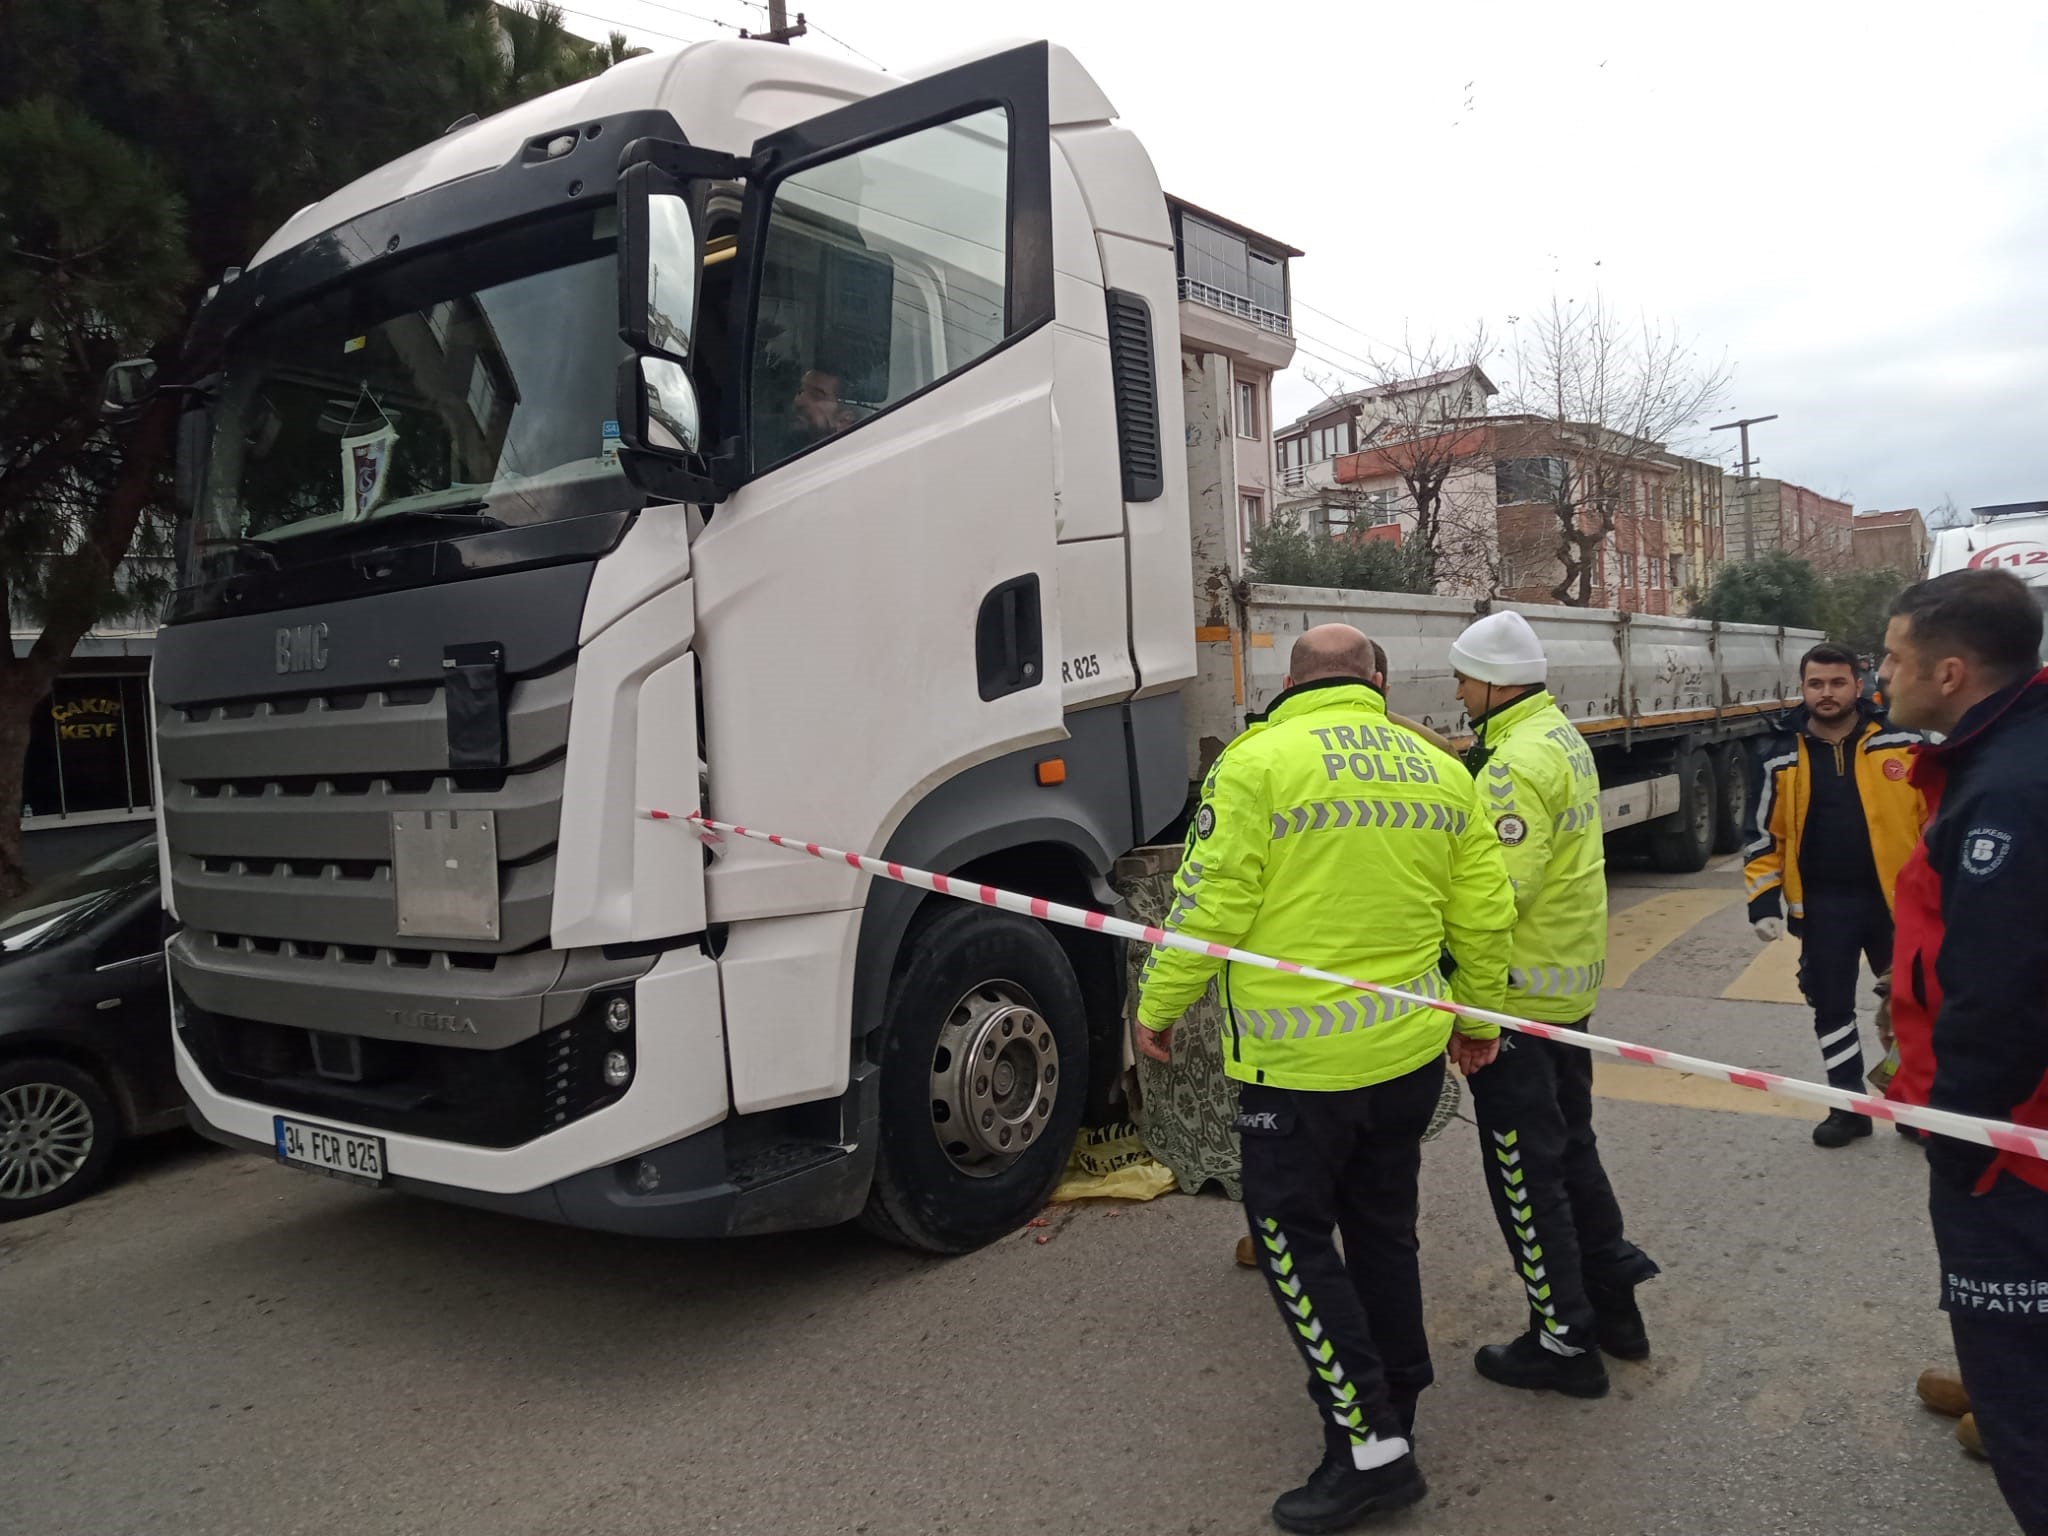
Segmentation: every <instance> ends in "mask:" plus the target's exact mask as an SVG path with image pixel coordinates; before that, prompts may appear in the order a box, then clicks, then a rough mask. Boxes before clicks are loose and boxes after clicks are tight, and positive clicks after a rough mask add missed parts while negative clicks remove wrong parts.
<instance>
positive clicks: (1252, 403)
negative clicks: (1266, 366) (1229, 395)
mask: <svg viewBox="0 0 2048 1536" xmlns="http://www.w3.org/2000/svg"><path fill="white" fill-rule="evenodd" d="M1237 435H1238V436H1239V437H1257V436H1258V435H1259V387H1258V385H1256V384H1254V383H1253V382H1252V381H1251V380H1250V379H1239V380H1238V381H1237Z"/></svg>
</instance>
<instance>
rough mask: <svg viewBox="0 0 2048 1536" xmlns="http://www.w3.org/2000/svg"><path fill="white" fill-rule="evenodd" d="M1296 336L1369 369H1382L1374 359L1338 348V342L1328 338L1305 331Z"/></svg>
mask: <svg viewBox="0 0 2048 1536" xmlns="http://www.w3.org/2000/svg"><path fill="white" fill-rule="evenodd" d="M1294 334H1295V335H1296V336H1297V337H1303V336H1305V337H1307V338H1308V339H1309V340H1310V341H1312V342H1314V343H1316V345H1317V346H1322V347H1328V348H1329V349H1330V350H1331V351H1332V352H1335V353H1336V354H1337V355H1338V356H1339V357H1348V358H1350V359H1351V361H1353V362H1354V363H1363V364H1364V365H1365V366H1366V367H1368V368H1380V367H1382V365H1381V364H1380V363H1377V362H1375V361H1374V360H1373V359H1371V358H1369V357H1360V356H1359V355H1358V354H1357V353H1356V352H1352V351H1350V350H1348V349H1346V348H1344V347H1340V346H1338V345H1337V343H1336V342H1334V341H1332V340H1330V338H1329V337H1327V336H1317V335H1315V334H1314V333H1313V332H1310V331H1303V330H1297V331H1296V332H1295V333H1294ZM1361 377H1363V375H1361Z"/></svg>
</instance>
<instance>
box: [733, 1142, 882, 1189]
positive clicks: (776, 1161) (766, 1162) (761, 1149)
mask: <svg viewBox="0 0 2048 1536" xmlns="http://www.w3.org/2000/svg"><path fill="white" fill-rule="evenodd" d="M851 1154H852V1148H850V1147H845V1146H842V1145H840V1144H839V1143H838V1142H836V1141H773V1142H766V1143H763V1144H760V1145H757V1146H749V1147H738V1148H735V1149H733V1150H732V1151H731V1152H730V1153H728V1155H727V1157H728V1160H727V1163H726V1173H725V1176H726V1178H727V1180H728V1181H729V1182H730V1183H731V1184H733V1186H734V1187H735V1188H738V1189H748V1188H751V1187H752V1186H754V1185H757V1184H770V1183H773V1182H774V1181H775V1180H777V1179H786V1178H789V1177H790V1176H791V1175H793V1174H798V1173H806V1172H808V1171H809V1170H811V1169H813V1168H822V1167H824V1166H825V1165H826V1164H828V1163H836V1162H841V1161H843V1160H844V1159H845V1158H847V1157H848V1156H850V1155H851Z"/></svg>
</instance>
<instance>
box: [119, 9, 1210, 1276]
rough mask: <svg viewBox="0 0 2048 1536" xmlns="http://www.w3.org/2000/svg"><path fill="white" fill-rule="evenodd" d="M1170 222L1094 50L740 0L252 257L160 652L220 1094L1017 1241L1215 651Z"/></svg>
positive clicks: (381, 181)
mask: <svg viewBox="0 0 2048 1536" xmlns="http://www.w3.org/2000/svg"><path fill="white" fill-rule="evenodd" d="M1175 302H1176V293H1175V270H1174V255H1173V245H1172V235H1171V231H1170V229H1169V227H1168V222H1167V214H1166V207H1165V203H1164V200H1163V198H1162V195H1161V192H1160V188H1159V185H1158V181H1157V178H1156V176H1155V174H1154V172H1153V169H1152V166H1151V163H1150V161H1149V159H1148V158H1147V156H1146V155H1145V152H1144V150H1143V149H1142V147H1141V146H1140V145H1139V143H1138V141H1137V140H1136V139H1135V138H1134V137H1133V136H1132V135H1131V134H1129V133H1128V132H1126V131H1125V130H1123V129H1121V128H1119V127H1118V126H1116V123H1115V114H1114V111H1113V109H1112V108H1111V106H1110V103H1109V102H1108V101H1107V100H1106V99H1105V98H1104V96H1103V95H1102V93H1101V91H1100V89H1099V88H1098V87H1097V86H1096V85H1095V83H1094V82H1093V81H1092V80H1091V79H1090V78H1089V77H1088V75H1087V74H1086V72H1085V71H1084V70H1082V69H1081V67H1080V66H1079V65H1078V64H1077V63H1076V62H1075V61H1074V60H1073V58H1072V57H1071V56H1070V55H1069V54H1067V53H1066V52H1065V51H1064V50H1062V49H1059V48H1057V47H1053V46H1050V45H1047V44H1043V43H1038V44H1030V45H1027V46H1024V47H1019V48H1013V49H1008V50H1005V51H1002V52H998V53H993V54H989V55H986V56H983V57H978V58H974V59H969V60H965V61H962V62H959V63H957V64H955V65H953V66H951V67H949V68H943V69H938V70H934V71H931V72H929V73H926V74H924V75H922V76H919V77H914V78H899V77H893V76H888V75H883V74H880V73H878V72H875V71H871V70H866V69H862V68H859V67H856V66H853V65H848V64H841V63H838V62H836V61H833V60H829V59H822V58H818V57H815V56H812V55H807V54H804V53H801V52H798V51H795V50H791V49H787V48H777V47H772V46H767V45H763V44H758V43H747V42H717V43H707V44H701V45H697V46H694V47H691V48H688V49H686V50H684V51H683V52H681V53H677V54H669V55H657V56H649V57H643V58H638V59H634V60H631V61H628V62H626V63H624V64H621V65H618V66H615V67H614V68H612V69H610V70H608V71H606V72H605V73H604V74H603V75H601V76H599V77H597V78H596V79H594V80H591V81H589V82H586V83H584V84H581V85H578V86H573V87H570V88H568V89H566V90H562V91H557V92H555V93H553V94H551V95H548V96H545V97H542V98H539V99H537V100H535V101H532V102H528V103H526V104H525V105H523V106H520V107H518V108H515V109H513V110H511V111H509V112H506V113H504V114H501V115H499V116H497V117H494V118H491V119H489V120H486V121H483V122H480V123H474V124H471V125H469V126H464V127H458V128H455V129H453V130H451V131H450V132H449V133H448V134H447V135H445V136H444V137H443V138H442V139H440V140H438V141H436V142H435V143H433V144H431V145H428V146H426V147H424V148H422V149H420V150H419V151H417V152H415V153H414V154H412V155H409V156H407V157H405V158H403V159H401V160H398V161H396V162H393V163H392V164H391V165H388V166H385V167H383V168H382V169H380V170H377V171H375V172H372V173H371V174H370V175H368V176H366V177H364V178H363V179H362V180H360V181H358V182H356V183H353V184H352V185H350V186H348V187H344V188H342V189H341V190H339V191H337V192H336V193H334V194H333V195H332V196H330V197H328V198H326V199H325V200H323V201H322V202H320V203H317V204H315V205H313V206H312V207H310V208H308V209H306V210H304V211H302V212H301V213H300V214H298V215H297V216H296V217H294V218H293V219H292V220H291V221H289V222H288V223H287V224H286V225H285V226H284V227H283V228H282V229H280V230H279V231H278V232H277V233H276V234H275V235H274V236H272V237H271V239H270V240H269V241H268V242H266V243H265V245H264V246H263V247H262V249H261V250H259V251H258V252H257V254H256V256H255V257H254V258H253V260H252V261H251V263H250V264H249V266H248V268H247V269H246V270H245V271H243V272H241V273H240V274H239V275H237V276H235V277H234V278H233V280H232V281H228V282H225V283H223V285H222V286H221V287H220V289H219V290H218V292H217V293H216V294H215V295H214V296H213V298H212V300H211V301H210V302H209V304H208V305H207V307H206V309H205V311H204V312H203V315H202V318H201V322H200V325H199V327H198V340H197V342H196V343H195V358H194V367H195V369H197V370H198V371H202V372H205V373H207V387H206V389H205V391H204V392H203V394H202V395H200V396H198V397H196V398H197V400H198V404H197V405H196V407H195V410H194V412H193V415H192V416H191V418H189V419H188V422H187V431H186V433H185V434H184V435H185V438H186V440H187V441H188V444H189V452H188V454H187V457H186V460H185V462H184V466H183V468H182V470H181V474H182V476H183V478H184V479H185V480H186V481H187V483H188V485H189V487H190V494H191V496H192V499H193V502H194V508H195V510H194V515H193V519H192V523H191V525H190V528H189V530H188V537H187V539H186V540H185V544H186V547H187V554H186V556H185V557H184V562H183V567H182V570H181V580H180V590H179V592H178V594H177V597H176V599H175V601H174V605H173V609H172V612H171V614H170V616H169V617H170V622H169V623H168V624H167V626H166V627H165V628H164V630H163V631H162V633H161V636H160V639H159V642H158V652H157V662H156V670H155V676H154V680H153V687H154V694H155V708H156V712H157V729H158V740H159V744H160V751H159V755H160V774H161V779H162V783H161V794H160V796H159V805H160V808H161V809H160V820H161V830H162V838H161V847H162V858H163V861H164V873H165V891H166V897H167V901H168V904H169V905H170V907H171V908H172V910H173V912H174V913H175V915H176V917H177V919H178V920H179V923H180V925H181V926H180V931H179V933H178V936H177V938H176V939H175V940H174V941H173V943H172V945H171V947H170V951H169V972H170V982H171V988H172V997H173V1015H174V1025H175V1043H176V1051H177V1060H178V1069H179V1073H180V1077H181V1079H182V1081H183V1083H184V1086H185V1088H186V1091H187V1092H188V1094H189V1095H190V1097H191V1100H192V1104H193V1114H194V1117H195V1121H196V1123H197V1124H198V1125H199V1126H200V1128H201V1129H202V1130H203V1131H205V1132H206V1133H207V1134H209V1135H212V1136H214V1137H216V1138H217V1139H220V1140H224V1141H228V1142H231V1143H235V1144H239V1145H244V1146H248V1147H251V1148H260V1149H262V1150H265V1151H266V1152H269V1153H270V1154H271V1155H274V1156H277V1157H278V1158H280V1159H282V1160H284V1161H286V1162H288V1163H291V1164H293V1165H295V1166H299V1167H303V1168H306V1169H309V1170H311V1171H315V1172H320V1173H325V1174H329V1175H331V1176H334V1177H338V1178H343V1179H348V1180H353V1181H355V1182H359V1183H368V1184H376V1185H383V1186H390V1187H399V1188H405V1189H410V1190H413V1191H415V1192H418V1193H423V1194H428V1195H432V1196H437V1197H441V1198H445V1199H449V1200H454V1201H459V1202H462V1203H467V1204H473V1205H482V1206H489V1207H493V1208H498V1209H503V1210H507V1211H513V1212H519V1213H524V1214H528V1215H533V1216H538V1217H543V1218H547V1219H551V1220H557V1221H564V1222H569V1223H573V1224H578V1225H586V1226H593V1227H602V1228H609V1229H613V1230H620V1231H629V1232H637V1233H650V1234H664V1235H721V1234H725V1233H731V1232H746V1231H760V1230H770V1229H778V1228H789V1227H797V1226H807V1225H820V1224H825V1223H830V1222H837V1221H842V1220H845V1219H848V1218H851V1217H854V1216H857V1215H863V1214H864V1215H865V1216H866V1218H867V1219H868V1220H869V1222H870V1223H871V1224H872V1225H874V1226H875V1227H877V1228H878V1229H879V1230H881V1231H883V1232H884V1233H885V1234H887V1235H890V1236H892V1237H895V1238H898V1239H900V1240H902V1241H905V1242H908V1243H910V1244H912V1245H915V1246H919V1247H924V1248H928V1249H934V1250H941V1251H954V1250H959V1249H963V1248H968V1247H972V1246H975V1245H976V1244H978V1243H981V1242H985V1241H988V1240H990V1239H991V1238H993V1237H995V1236H997V1235H1000V1234H1001V1233H1002V1232H1004V1231H1007V1230H1010V1229H1011V1228H1012V1227H1013V1226H1015V1225H1016V1224H1017V1223H1018V1222H1019V1221H1021V1220H1022V1219H1023V1217H1024V1216H1025V1215H1026V1214H1028V1213H1029V1212H1030V1211H1031V1210H1033V1209H1035V1208H1036V1206H1037V1205H1038V1204H1039V1203H1040V1202H1041V1201H1042V1199H1043V1197H1044V1195H1045V1194H1046V1193H1047V1192H1048V1190H1049V1189H1050V1187H1051V1185H1052V1184H1053V1182H1054V1181H1055V1180H1056V1178H1057V1176H1058V1174H1059V1171H1060V1168H1061V1165H1062V1163H1063V1161H1064V1157H1065V1153H1066V1149H1067V1147H1068V1145H1069V1144H1070V1143H1071V1140H1072V1136H1073V1133H1074V1131H1075V1129H1076V1127H1077V1126H1078V1124H1079V1123H1080V1121H1081V1118H1082V1115H1083V1113H1084V1110H1085V1109H1086V1108H1088V1107H1090V1106H1091V1105H1093V1106H1096V1107H1099V1106H1100V1105H1101V1104H1102V1103H1103V1102H1104V1101H1105V1100H1106V1098H1107V1096H1108V1094H1109V1092H1110V1090H1111V1087H1112V1085H1113V1083H1114V1080H1115V1076H1116V1073H1117V1070H1118V1067H1119V1065H1120V1050H1121V1022H1120V1012H1119V1009H1120V995H1121V975H1122V972H1121V959H1120V956H1119V955H1118V954H1117V952H1116V951H1115V949H1114V948H1113V947H1112V945H1111V944H1110V942H1109V941H1107V940H1104V939H1102V938H1100V937H1099V936H1096V935H1089V934H1082V935H1072V934H1067V933H1061V934H1058V935H1055V934H1054V933H1053V932H1052V931H1051V930H1049V929H1046V928H1044V927H1043V926H1041V925H1039V924H1036V923H1031V922H1028V921H1026V920H1023V919H1020V918H1015V917H1011V916H1009V915H1007V914H1003V913H999V912H987V911H979V910H967V909H948V910H943V911H942V910H939V906H940V905H943V904H937V905H935V904H932V903H930V902H920V900H919V899H918V897H917V895H916V893H914V892H910V891H907V890H904V889H902V888H897V887H885V888H876V889H870V887H869V882H868V880H867V878H866V877H865V876H863V875H861V874H859V873H858V872H856V871H854V870H851V869H848V868H845V867H833V866H829V865H825V864H820V863H816V862H813V861H808V860H804V859H800V858H792V857H791V856H789V855H787V854H784V853H782V852H780V851H779V850H775V849H767V848H761V847H758V846H756V845H752V844H742V843H738V842H727V843H723V844H716V845H712V844H706V843H704V842H701V841H700V840H699V839H698V838H697V837H696V836H695V835H694V834H693V833H692V832H691V831H690V830H689V829H688V827H687V825H686V824H685V823H682V822H679V821H676V820H655V819H651V818H649V817H648V816H647V815H646V814H645V813H646V812H648V811H649V810H655V809H659V810H663V811H666V812H668V813H669V814H670V816H671V817H680V816H684V815H687V813H690V812H693V811H697V810H699V809H704V810H707V811H708V812H709V813H711V814H713V815H715V817H716V818H717V819H719V820H722V821H726V822H735V823H743V824H747V825H750V826H757V827H764V828H771V829H776V830H786V831H789V832H792V833H796V834H799V835H801V836H803V837H807V838H814V839H817V840H819V841H830V842H832V843H835V844H836V845H838V846H842V847H847V848H858V849H863V850H869V851H875V852H879V853H882V854H883V855H884V856H886V857H887V858H889V859H893V860H898V861H901V862H903V863H908V864H915V865H918V866H921V867H924V868H929V869H932V870H936V871H939V872H943V873H949V874H960V875H967V876H969V877H972V878H976V879H979V880H983V881H987V882H990V883H997V884H1005V885H1009V886H1012V887H1021V888H1024V889H1028V890H1030V891H1031V892H1033V893H1034V894H1039V895H1045V896H1049V897H1054V898H1059V899H1067V900H1074V901H1082V902H1088V903H1091V904H1095V905H1113V904H1114V894H1113V893H1112V892H1111V891H1110V890H1109V889H1108V887H1107V885H1106V883H1105V880H1106V876H1107V874H1108V872H1109V870H1110V867H1111V865H1112V863H1113V861H1114V860H1115V859H1116V858H1117V857H1118V856H1119V855H1121V854H1122V853H1124V852H1125V851H1126V850H1128V849H1130V848H1132V847H1134V846H1137V845H1139V844H1141V843H1143V842H1145V841H1147V840H1148V839H1149V838H1150V837H1151V836H1153V835H1154V834H1156V833H1157V832H1159V831H1160V829H1162V828H1163V827H1165V826H1166V825H1167V824H1168V823H1170V822H1171V821H1173V820H1174V818H1175V817H1176V816H1178V815H1179V814H1180V813H1181V810H1182V807H1183V803H1184V800H1185V794H1186V786H1187V777H1188V764H1187V748H1186V741H1185V734H1186V733H1185V730H1184V724H1183V720H1182V711H1181V697H1182V689H1183V685H1184V684H1185V683H1186V682H1187V681H1188V679H1189V678H1190V677H1192V675H1193V674H1194V672H1195V639H1194V632H1193V626H1192V622H1191V614H1192V601H1193V598H1192V592H1191V574H1190V569H1191V568H1190V555H1189V527H1188V524H1189V514H1188V503H1187V492H1186V487H1185V484H1184V480H1183V477H1181V476H1179V475H1177V474H1173V473H1168V472H1166V471H1167V464H1166V462H1165V456H1166V454H1167V453H1168V451H1169V450H1170V449H1174V448H1176V447H1177V445H1178V443H1179V442H1180V439H1181V436H1182V424H1181V407H1180V393H1179V391H1178V389H1176V388H1174V387H1173V383H1174V381H1175V380H1176V378H1177V370H1176V368H1175V359H1176V356H1177V338H1176V334H1175V330H1174V325H1173V321H1172V319H1171V317H1172V315H1173V313H1174V306H1175Z"/></svg>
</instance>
